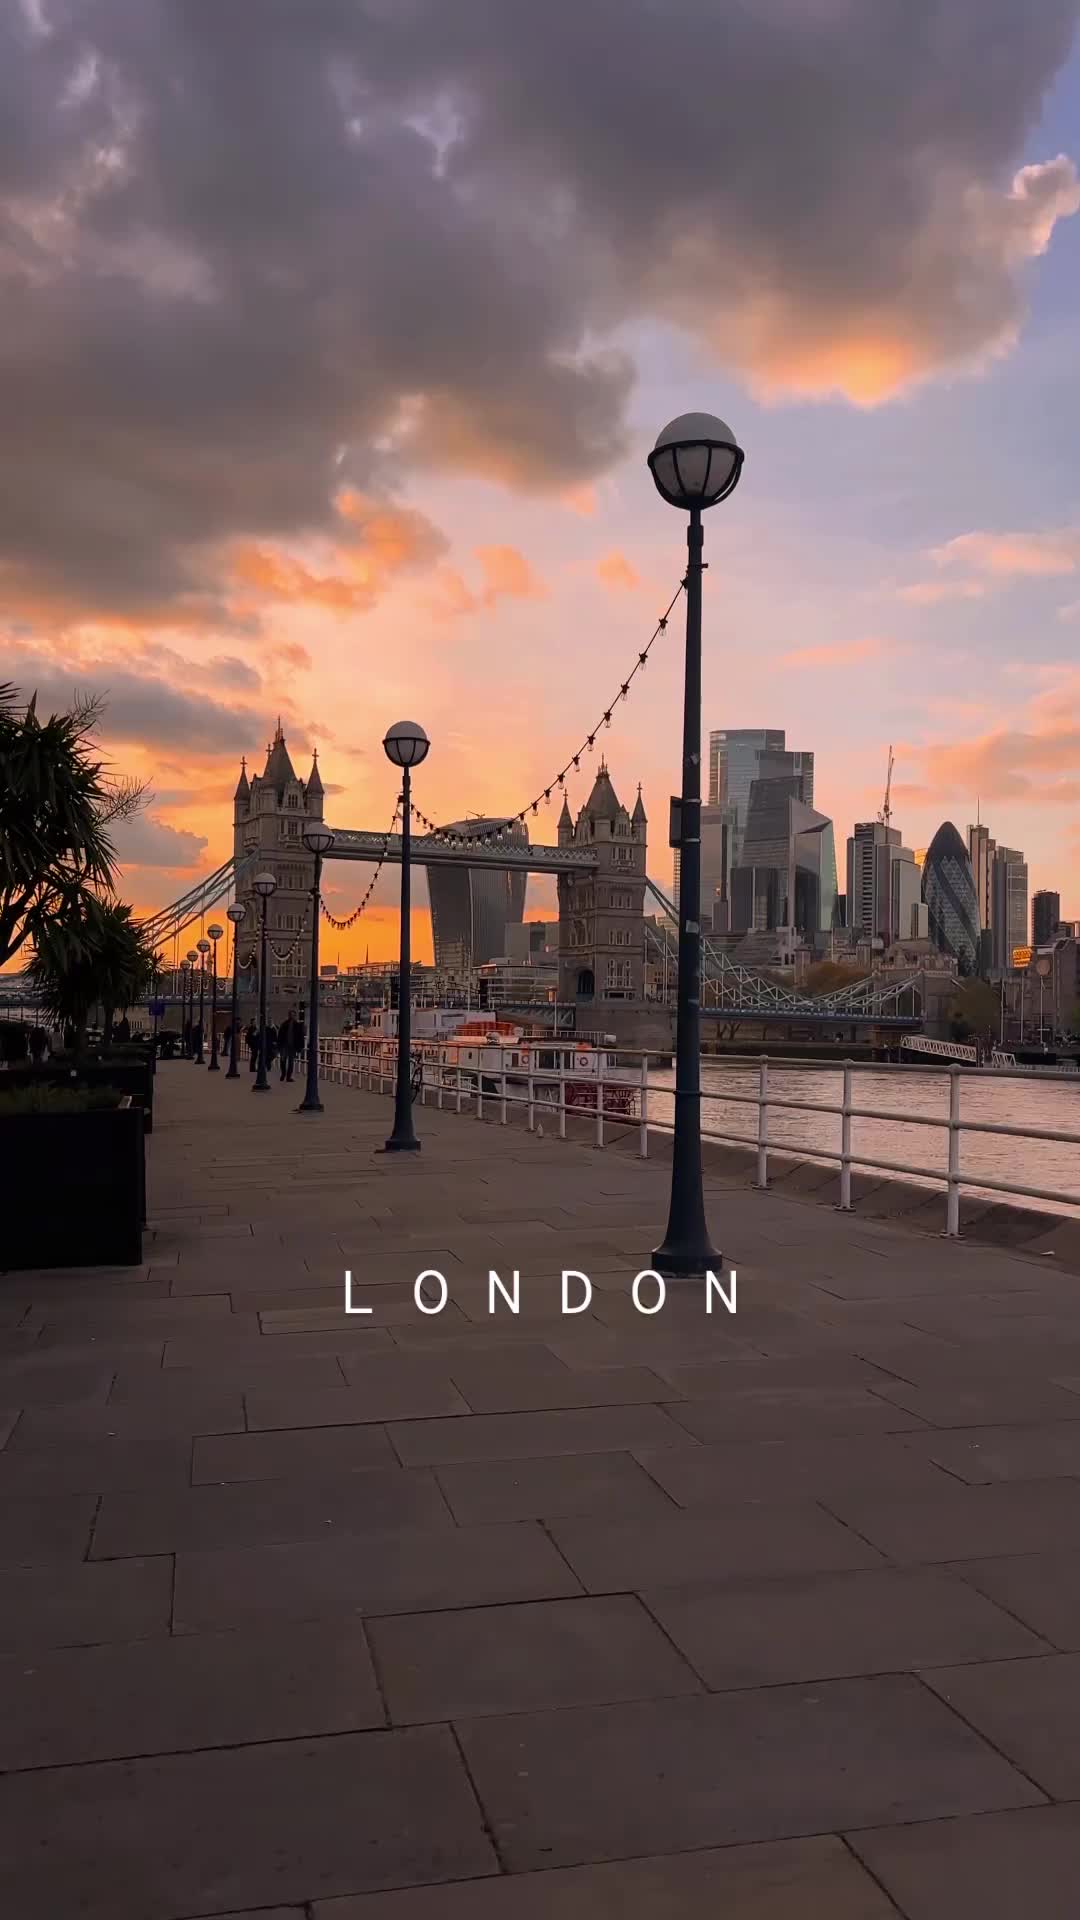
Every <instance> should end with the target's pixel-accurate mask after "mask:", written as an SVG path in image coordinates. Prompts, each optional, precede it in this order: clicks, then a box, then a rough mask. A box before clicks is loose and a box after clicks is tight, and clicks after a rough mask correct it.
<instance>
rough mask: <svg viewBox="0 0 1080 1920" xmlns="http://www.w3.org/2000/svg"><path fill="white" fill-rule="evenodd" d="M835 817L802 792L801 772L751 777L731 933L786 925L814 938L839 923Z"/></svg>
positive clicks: (735, 875) (735, 879)
mask: <svg viewBox="0 0 1080 1920" xmlns="http://www.w3.org/2000/svg"><path fill="white" fill-rule="evenodd" d="M836 901H837V887H836V848H835V843H834V839H833V823H832V821H831V820H830V819H829V818H828V817H827V815H825V814H823V813H817V812H815V810H814V808H813V807H810V806H807V804H806V802H805V801H804V800H803V798H802V778H801V774H799V773H791V774H788V775H787V776H786V777H783V778H776V777H770V778H765V779H761V780H754V781H753V782H752V783H751V787H750V798H749V805H748V807H747V816H746V825H745V828H744V831H743V835H742V844H741V851H740V854H739V858H738V860H737V862H736V864H735V865H734V866H733V868H732V872H731V931H732V932H733V933H749V932H751V931H755V932H773V931H779V930H786V931H788V932H789V933H795V934H799V935H801V936H802V937H803V938H805V939H807V940H809V941H811V942H813V941H815V940H816V938H817V936H818V935H820V934H821V933H823V932H828V931H830V930H831V928H832V927H833V926H834V925H835V923H836Z"/></svg>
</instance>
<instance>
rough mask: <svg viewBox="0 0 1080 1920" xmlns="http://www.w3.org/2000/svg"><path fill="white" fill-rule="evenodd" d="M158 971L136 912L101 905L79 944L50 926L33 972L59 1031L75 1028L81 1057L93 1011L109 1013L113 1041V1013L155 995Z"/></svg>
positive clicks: (30, 968)
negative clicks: (97, 1008) (136, 917)
mask: <svg viewBox="0 0 1080 1920" xmlns="http://www.w3.org/2000/svg"><path fill="white" fill-rule="evenodd" d="M158 966H159V963H158V957H157V955H156V954H155V952H154V950H153V948H152V947H151V946H150V945H149V943H148V942H147V940H146V938H145V935H144V934H143V931H142V928H141V927H140V926H139V924H138V922H137V921H136V920H134V919H133V918H132V913H131V908H130V907H127V906H122V905H119V904H112V903H110V904H102V903H101V902H100V901H96V900H95V901H92V902H91V903H90V912H89V915H88V917H87V920H86V923H85V925H84V928H83V931H82V935H81V937H80V939H79V941H78V943H77V944H76V945H73V944H72V942H71V940H70V939H69V938H68V935H67V932H66V929H65V928H64V927H63V926H62V925H60V924H59V923H57V922H53V921H49V922H47V923H46V925H45V927H44V928H43V929H42V931H41V933H40V934H39V937H38V940H37V943H36V945H35V948H34V954H33V958H32V959H31V961H30V964H29V966H28V967H27V973H28V974H29V976H30V979H31V980H32V981H33V983H34V985H35V986H36V987H37V988H38V991H39V994H40V997H41V1004H42V1007H43V1008H44V1010H45V1012H46V1013H48V1014H50V1015H51V1016H52V1018H53V1020H54V1022H55V1023H56V1024H57V1025H58V1026H62V1027H72V1028H74V1031H75V1053H76V1056H77V1057H79V1056H81V1055H82V1053H83V1052H84V1050H85V1047H86V1029H87V1026H88V1025H89V1021H90V1015H91V1013H92V1011H93V1009H94V1008H95V1007H96V1006H99V1005H100V1006H101V1007H102V1008H103V1010H104V1014H105V1038H106V1041H108V1039H109V1037H110V1034H111V1030H112V1020H113V1014H114V1013H115V1012H116V1010H117V1009H118V1008H119V1009H123V1008H126V1007H130V1006H132V1005H133V1004H134V1002H135V1001H136V1000H139V999H141V998H142V996H143V994H145V993H148V992H149V991H150V989H151V987H152V986H153V982H154V979H155V977H156V974H157V972H158Z"/></svg>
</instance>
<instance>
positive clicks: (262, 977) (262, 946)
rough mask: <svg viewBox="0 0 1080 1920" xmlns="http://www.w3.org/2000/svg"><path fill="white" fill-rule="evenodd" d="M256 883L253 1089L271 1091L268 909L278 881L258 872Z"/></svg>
mask: <svg viewBox="0 0 1080 1920" xmlns="http://www.w3.org/2000/svg"><path fill="white" fill-rule="evenodd" d="M254 885H255V891H256V893H257V894H258V896H259V900H260V902H261V904H262V917H261V919H260V922H259V1069H258V1072H257V1073H256V1075H255V1085H254V1086H253V1087H252V1089H251V1091H252V1093H269V1091H270V1082H269V1080H268V1079H267V1077H266V909H267V906H268V904H269V900H270V895H271V894H272V893H274V892H276V890H277V881H276V880H275V879H274V876H273V874H272V873H257V874H256V875H255V881H254Z"/></svg>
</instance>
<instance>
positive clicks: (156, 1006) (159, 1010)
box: [150, 1000, 165, 1020]
mask: <svg viewBox="0 0 1080 1920" xmlns="http://www.w3.org/2000/svg"><path fill="white" fill-rule="evenodd" d="M164 1011H165V1001H164V1000H151V1002H150V1017H151V1019H152V1020H160V1019H161V1016H162V1014H163V1013H164Z"/></svg>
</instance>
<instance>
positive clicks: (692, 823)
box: [649, 413, 743, 1279]
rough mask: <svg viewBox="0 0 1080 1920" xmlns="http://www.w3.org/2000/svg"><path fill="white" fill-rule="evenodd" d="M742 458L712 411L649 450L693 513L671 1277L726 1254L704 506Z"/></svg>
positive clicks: (676, 822)
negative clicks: (709, 898)
mask: <svg viewBox="0 0 1080 1920" xmlns="http://www.w3.org/2000/svg"><path fill="white" fill-rule="evenodd" d="M742 464H743V454H742V450H741V448H740V447H739V445H738V443H737V441H736V439H735V436H734V434H733V433H732V431H731V428H730V427H729V426H726V425H725V423H724V421H723V420H717V419H715V418H714V417H713V416H712V415H711V414H708V413H686V414H683V415H682V416H681V417H680V418H679V419H678V420H673V421H672V422H671V425H670V426H667V427H665V428H664V431H663V433H662V434H661V435H660V437H659V439H658V440H657V442H656V445H655V447H654V448H653V450H652V452H651V453H650V455H649V467H650V470H651V472H652V477H653V479H654V481H655V482H656V487H657V491H658V493H659V494H660V495H661V497H662V498H663V499H664V500H666V501H667V502H668V504H669V506H672V507H681V508H682V510H683V511H684V512H686V513H689V515H690V525H689V527H688V528H687V533H686V544H687V548H688V551H689V561H688V564H687V569H686V674H685V682H684V691H683V765H682V795H681V797H680V798H679V799H678V800H675V801H673V803H672V822H671V836H670V838H671V844H672V846H673V847H678V849H679V987H678V1014H677V1025H676V1038H675V1136H674V1141H673V1144H672V1161H671V1207H670V1211H669V1214H668V1224H667V1232H666V1233H665V1235H664V1241H663V1245H662V1246H660V1247H658V1248H657V1249H656V1251H655V1252H654V1254H653V1256H652V1264H653V1267H654V1268H655V1270H656V1271H657V1272H658V1273H661V1274H665V1275H667V1276H668V1277H669V1278H672V1279H680V1278H689V1277H692V1276H694V1275H698V1274H704V1273H705V1272H706V1271H707V1270H708V1269H709V1268H713V1269H715V1268H716V1267H718V1266H719V1264H720V1260H721V1255H720V1254H719V1253H718V1252H717V1251H716V1249H715V1248H714V1247H713V1246H712V1244H711V1242H710V1240H709V1228H708V1223H707V1221H706V1219H705V1196H704V1192H703V1188H702V1181H701V925H700V921H701V575H702V572H703V570H704V564H705V563H704V561H703V560H702V557H701V553H702V546H703V544H704V533H703V530H702V525H701V515H702V512H703V510H704V509H705V508H706V507H714V506H716V504H717V502H718V501H720V500H726V499H727V497H728V495H729V494H730V493H733V492H734V490H735V488H736V487H737V485H738V483H739V475H740V474H741V472H742Z"/></svg>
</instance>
